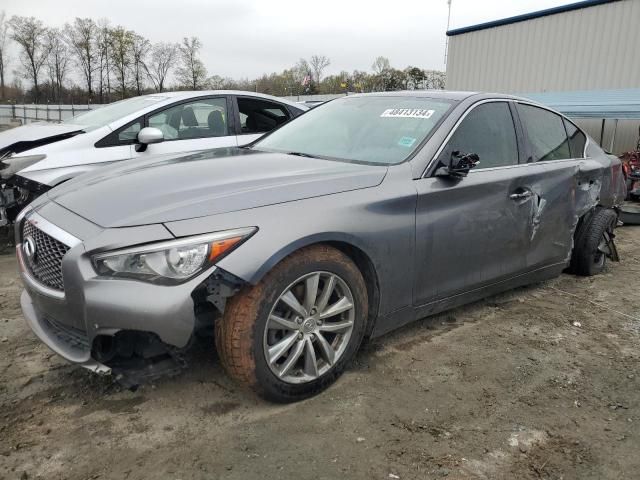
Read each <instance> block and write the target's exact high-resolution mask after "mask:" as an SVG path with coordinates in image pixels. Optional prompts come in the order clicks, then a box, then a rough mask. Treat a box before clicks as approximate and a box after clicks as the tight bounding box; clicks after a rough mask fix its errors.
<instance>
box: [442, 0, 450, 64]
mask: <svg viewBox="0 0 640 480" xmlns="http://www.w3.org/2000/svg"><path fill="white" fill-rule="evenodd" d="M447 5H448V6H449V14H448V16H447V30H446V31H447V32H448V31H449V25H450V24H451V0H447ZM445 36H446V40H445V43H444V69H445V70H446V69H447V54H448V53H449V36H448V35H446V32H445Z"/></svg>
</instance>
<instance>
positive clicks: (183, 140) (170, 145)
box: [134, 96, 237, 157]
mask: <svg viewBox="0 0 640 480" xmlns="http://www.w3.org/2000/svg"><path fill="white" fill-rule="evenodd" d="M227 107H228V105H227V97H224V96H220V97H203V98H197V99H194V100H190V101H188V102H181V103H179V104H177V105H171V106H169V107H167V108H165V109H163V110H161V111H158V112H153V113H151V114H149V115H148V116H147V118H146V122H145V124H146V125H147V126H149V127H155V128H158V129H160V130H162V133H163V134H164V141H163V142H161V143H156V144H152V145H149V146H148V147H147V149H146V150H145V151H144V152H135V153H134V156H137V157H146V156H149V155H161V154H166V153H180V152H193V151H197V150H208V149H211V148H222V147H235V146H236V145H237V142H236V137H235V135H233V134H232V133H233V132H231V131H230V128H229V127H230V125H229V124H230V122H229V113H228V111H229V109H228V108H227Z"/></svg>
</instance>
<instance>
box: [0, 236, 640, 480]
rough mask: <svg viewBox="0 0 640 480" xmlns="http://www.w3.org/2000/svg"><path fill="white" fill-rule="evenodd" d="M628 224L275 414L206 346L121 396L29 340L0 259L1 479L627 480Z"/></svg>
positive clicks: (637, 461)
mask: <svg viewBox="0 0 640 480" xmlns="http://www.w3.org/2000/svg"><path fill="white" fill-rule="evenodd" d="M638 245H640V227H625V228H621V229H619V230H618V246H619V249H620V252H621V256H622V258H623V262H622V263H620V264H610V266H608V268H607V270H606V272H605V273H604V274H602V275H599V276H597V277H593V278H577V277H573V276H570V275H563V276H562V277H560V278H557V279H555V280H552V281H550V282H546V283H543V284H538V285H534V286H530V287H527V288H523V289H519V290H516V291H514V292H510V293H507V294H503V295H500V296H497V297H492V298H488V299H486V300H485V301H482V302H479V303H476V304H473V305H470V306H467V307H464V308H459V309H456V310H453V311H451V312H448V313H447V314H444V315H439V316H437V317H432V318H430V319H425V320H422V321H419V322H417V323H415V324H413V325H410V326H408V327H406V328H403V329H401V330H400V331H397V332H395V333H393V334H391V335H388V336H386V337H384V338H381V339H376V340H374V341H372V342H370V343H368V344H367V345H366V346H365V347H364V349H363V350H362V351H361V353H360V354H359V355H358V357H357V360H356V361H355V364H354V365H353V366H352V367H351V369H350V370H349V371H348V372H347V373H346V374H345V375H344V376H343V377H342V378H341V379H340V380H339V381H338V383H337V384H336V385H334V386H333V387H332V388H330V389H329V390H327V391H326V392H325V393H323V394H322V395H320V396H318V397H315V398H313V399H310V400H307V401H304V402H301V403H298V404H294V405H287V406H282V405H271V404H268V403H265V402H263V401H261V400H260V399H257V398H256V397H255V396H253V395H252V394H251V393H249V392H246V391H244V390H242V389H239V388H238V387H237V386H236V385H234V384H233V383H232V382H231V381H230V380H229V379H228V378H227V377H226V376H225V375H224V373H223V372H222V370H221V368H220V365H219V362H218V359H217V358H216V356H215V353H214V351H213V345H212V343H211V341H204V340H203V341H201V342H200V343H198V344H196V346H195V347H194V348H193V350H192V352H191V353H190V355H189V362H190V368H189V369H188V370H187V371H185V372H184V373H182V374H181V375H179V376H177V377H173V378H167V379H163V380H162V381H159V382H156V383H154V384H149V385H145V386H142V387H141V388H139V389H138V390H137V391H135V392H131V391H128V390H124V389H122V388H121V387H119V386H118V385H117V384H114V383H112V381H111V379H109V378H102V377H97V376H94V375H92V374H90V373H89V372H86V371H84V370H82V369H80V368H77V367H74V366H71V365H67V364H66V363H64V362H63V361H62V360H60V359H59V358H57V357H56V356H55V355H54V354H52V353H51V352H50V351H49V350H48V349H47V348H46V347H45V346H44V345H42V344H40V342H38V341H37V340H36V339H35V337H34V336H33V334H32V333H31V332H30V331H29V329H28V327H27V326H26V325H25V323H24V321H23V319H22V316H21V313H20V310H19V305H18V299H19V293H20V283H19V280H18V276H17V274H16V266H15V261H14V259H13V257H12V256H11V255H3V256H0V308H1V311H0V479H32V478H43V479H78V480H80V479H82V480H86V479H98V478H99V479H112V478H113V479H127V478H128V479H154V480H155V479H159V478H160V479H175V480H178V479H181V480H186V479H218V478H220V479H242V480H250V479H264V478H282V479H289V478H297V479H306V478H313V479H336V478H348V479H367V480H375V479H398V478H400V479H414V478H416V479H418V478H419V479H435V478H445V477H446V478H450V479H485V478H486V479H540V478H542V479H547V478H550V479H551V478H552V479H581V480H585V479H616V480H620V479H632V478H636V479H637V478H640V474H639V473H638V472H640V455H638V453H639V452H640V428H638V427H639V425H640V369H639V366H640V348H639V346H640V281H639V275H640V250H639V248H638Z"/></svg>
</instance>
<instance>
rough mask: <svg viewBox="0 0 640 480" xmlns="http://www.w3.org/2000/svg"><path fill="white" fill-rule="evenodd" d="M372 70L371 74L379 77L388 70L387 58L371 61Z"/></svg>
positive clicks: (389, 65)
mask: <svg viewBox="0 0 640 480" xmlns="http://www.w3.org/2000/svg"><path fill="white" fill-rule="evenodd" d="M371 68H372V69H373V73H375V74H376V75H380V74H381V73H382V72H384V71H385V70H389V69H390V68H391V64H390V63H389V59H388V58H387V57H377V58H376V59H375V60H374V61H373V65H371Z"/></svg>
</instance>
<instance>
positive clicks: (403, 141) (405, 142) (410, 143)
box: [398, 137, 416, 147]
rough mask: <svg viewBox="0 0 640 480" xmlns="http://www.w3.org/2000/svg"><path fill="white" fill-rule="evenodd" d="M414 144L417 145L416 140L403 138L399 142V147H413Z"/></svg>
mask: <svg viewBox="0 0 640 480" xmlns="http://www.w3.org/2000/svg"><path fill="white" fill-rule="evenodd" d="M414 143H416V139H415V138H413V137H402V138H401V139H400V140H398V145H400V146H401V147H413V144H414Z"/></svg>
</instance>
